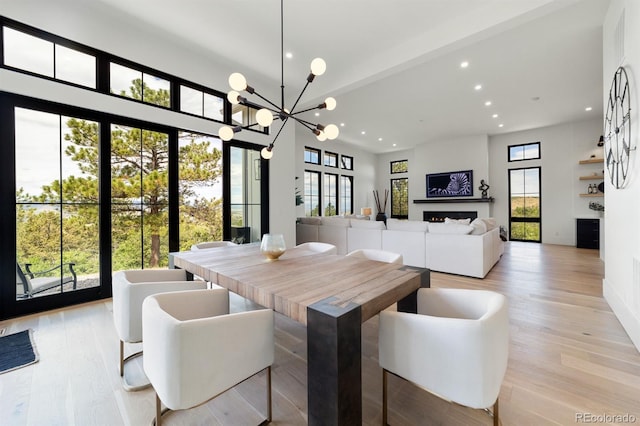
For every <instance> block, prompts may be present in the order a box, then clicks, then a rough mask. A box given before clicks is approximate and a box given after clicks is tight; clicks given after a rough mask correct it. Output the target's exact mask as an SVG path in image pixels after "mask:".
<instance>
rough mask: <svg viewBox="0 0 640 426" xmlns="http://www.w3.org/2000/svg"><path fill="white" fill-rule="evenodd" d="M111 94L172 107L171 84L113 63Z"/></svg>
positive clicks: (111, 69)
mask: <svg viewBox="0 0 640 426" xmlns="http://www.w3.org/2000/svg"><path fill="white" fill-rule="evenodd" d="M110 76H111V93H113V94H115V95H119V96H124V97H126V98H131V99H136V100H138V101H142V102H145V103H148V104H153V105H158V106H163V107H167V108H168V107H169V106H171V103H170V101H171V84H170V83H169V81H168V80H165V79H163V78H160V77H157V76H154V75H152V74H147V73H144V72H142V71H138V70H136V69H133V68H129V67H125V66H124V65H120V64H116V63H114V62H112V63H111V68H110Z"/></svg>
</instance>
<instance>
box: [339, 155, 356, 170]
mask: <svg viewBox="0 0 640 426" xmlns="http://www.w3.org/2000/svg"><path fill="white" fill-rule="evenodd" d="M340 168H342V169H344V170H353V157H350V156H348V155H341V156H340Z"/></svg>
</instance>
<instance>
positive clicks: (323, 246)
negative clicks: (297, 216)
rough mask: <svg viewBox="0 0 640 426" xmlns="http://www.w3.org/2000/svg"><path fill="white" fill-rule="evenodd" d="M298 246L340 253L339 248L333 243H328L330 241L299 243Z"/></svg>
mask: <svg viewBox="0 0 640 426" xmlns="http://www.w3.org/2000/svg"><path fill="white" fill-rule="evenodd" d="M296 248H300V249H304V250H309V251H313V252H316V253H324V254H338V248H337V247H336V246H334V245H333V244H328V243H320V242H310V243H302V244H298V245H297V246H296Z"/></svg>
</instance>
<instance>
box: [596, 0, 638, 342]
mask: <svg viewBox="0 0 640 426" xmlns="http://www.w3.org/2000/svg"><path fill="white" fill-rule="evenodd" d="M623 10H624V11H625V18H624V19H625V25H624V28H625V32H624V57H623V59H622V62H621V63H618V61H617V60H616V58H615V57H614V52H615V47H614V46H615V44H614V40H615V32H616V27H617V24H618V20H619V18H620V16H621V13H622V11H623ZM639 41H640V2H638V1H637V0H613V1H612V2H611V5H610V6H609V10H608V12H607V16H606V17H605V21H604V25H603V81H604V84H603V86H604V87H603V92H604V93H603V104H604V106H605V108H606V106H607V99H608V93H609V87H610V84H611V83H610V82H611V80H612V78H613V74H614V72H615V70H616V68H617V67H618V65H622V66H624V67H625V69H626V71H627V75H628V77H629V85H630V89H631V93H630V95H631V124H632V127H631V135H632V144H633V146H635V147H637V145H638V134H639V133H638V132H639V131H640V126H639V125H638V120H639V119H640V116H639V115H638V107H639V103H638V99H639V98H640V90H638V84H640V79H639V78H638V71H637V70H638V68H640V49H638V47H639V46H640V42H639ZM605 111H606V109H605ZM630 165H631V170H632V173H631V176H630V180H629V184H628V185H627V186H626V187H625V188H624V189H613V187H612V186H611V185H610V184H609V182H608V181H607V182H606V183H605V185H606V186H605V205H606V210H605V229H606V232H605V246H606V251H605V278H604V282H603V292H604V296H605V298H606V300H607V302H608V303H609V305H611V308H612V309H613V311H614V313H615V314H616V316H617V317H618V319H619V320H620V322H621V323H622V325H623V327H624V328H625V330H626V331H627V333H628V334H629V337H631V340H632V341H633V342H634V344H635V346H636V348H638V349H639V350H640V265H639V264H638V262H639V260H638V259H640V223H639V220H638V218H639V217H640V201H639V200H640V176H639V171H638V167H640V161H639V160H638V151H637V150H636V151H633V152H632V154H631V159H630ZM634 264H635V266H634Z"/></svg>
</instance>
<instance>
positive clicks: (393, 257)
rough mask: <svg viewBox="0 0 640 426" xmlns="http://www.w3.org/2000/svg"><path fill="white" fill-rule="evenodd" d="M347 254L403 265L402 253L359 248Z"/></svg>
mask: <svg viewBox="0 0 640 426" xmlns="http://www.w3.org/2000/svg"><path fill="white" fill-rule="evenodd" d="M347 256H350V257H357V258H361V259H369V260H376V261H378V262H386V263H397V264H400V265H402V255H401V254H399V253H394V252H391V251H385V250H375V249H358V250H353V251H352V252H350V253H348V254H347Z"/></svg>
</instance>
